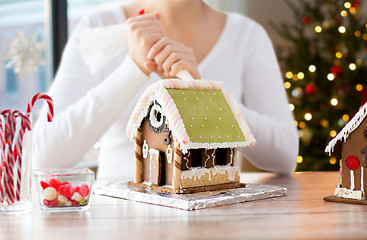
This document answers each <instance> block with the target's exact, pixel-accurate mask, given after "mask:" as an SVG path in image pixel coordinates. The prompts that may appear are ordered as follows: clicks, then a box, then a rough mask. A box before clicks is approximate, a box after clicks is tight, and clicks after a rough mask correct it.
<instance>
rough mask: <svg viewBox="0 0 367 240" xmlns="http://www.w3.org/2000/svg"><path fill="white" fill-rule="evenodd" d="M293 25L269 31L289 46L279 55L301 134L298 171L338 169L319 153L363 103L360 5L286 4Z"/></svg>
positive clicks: (365, 47) (366, 42)
mask: <svg viewBox="0 0 367 240" xmlns="http://www.w3.org/2000/svg"><path fill="white" fill-rule="evenodd" d="M287 4H288V5H289V7H290V8H291V9H292V10H293V11H294V16H295V22H294V23H282V24H280V25H274V24H273V27H274V28H275V29H276V31H277V32H278V33H279V34H280V36H282V37H283V38H284V39H286V40H288V42H289V45H288V46H287V47H286V48H284V49H281V51H278V58H279V62H280V65H281V69H282V71H283V73H284V76H285V77H284V79H285V81H284V85H285V88H286V89H287V93H288V97H289V101H290V107H291V109H292V111H293V114H294V117H295V119H296V121H295V124H296V125H297V127H298V129H299V134H300V153H299V157H298V166H297V170H312V171H315V170H337V169H339V164H338V163H339V161H338V160H339V159H340V157H339V156H333V157H330V156H328V155H326V154H325V153H324V149H325V146H326V145H327V143H328V141H329V140H330V139H331V138H333V137H335V136H336V134H337V133H338V132H339V131H340V130H341V129H342V128H343V126H344V125H345V124H346V123H347V122H348V121H349V119H350V118H351V117H353V115H354V114H355V113H356V112H357V111H358V109H359V108H360V106H361V105H362V104H363V103H364V102H365V101H366V100H367V85H366V83H367V61H366V60H367V59H366V52H367V24H366V23H367V22H366V19H365V18H364V17H363V16H362V13H361V1H359V0H354V1H342V0H328V1H323V0H314V1H304V0H302V1H297V4H294V3H292V2H290V1H287Z"/></svg>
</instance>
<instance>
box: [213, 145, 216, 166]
mask: <svg viewBox="0 0 367 240" xmlns="http://www.w3.org/2000/svg"><path fill="white" fill-rule="evenodd" d="M215 150H216V149H213V152H212V158H213V166H214V167H215Z"/></svg>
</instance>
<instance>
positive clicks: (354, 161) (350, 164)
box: [345, 156, 359, 170]
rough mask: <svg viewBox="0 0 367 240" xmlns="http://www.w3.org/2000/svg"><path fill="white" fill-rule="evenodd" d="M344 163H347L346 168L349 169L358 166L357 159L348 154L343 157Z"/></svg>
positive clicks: (354, 168)
mask: <svg viewBox="0 0 367 240" xmlns="http://www.w3.org/2000/svg"><path fill="white" fill-rule="evenodd" d="M345 164H346V165H347V168H349V169H350V170H356V169H357V168H358V166H359V160H358V158H357V157H355V156H348V157H347V158H346V159H345Z"/></svg>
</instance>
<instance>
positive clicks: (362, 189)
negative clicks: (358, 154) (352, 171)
mask: <svg viewBox="0 0 367 240" xmlns="http://www.w3.org/2000/svg"><path fill="white" fill-rule="evenodd" d="M361 192H364V185H363V167H361Z"/></svg>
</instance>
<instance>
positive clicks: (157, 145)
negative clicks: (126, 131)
mask: <svg viewBox="0 0 367 240" xmlns="http://www.w3.org/2000/svg"><path fill="white" fill-rule="evenodd" d="M141 129H142V134H141V135H142V136H141V139H142V141H141V142H142V143H144V141H145V142H146V143H147V144H148V147H149V149H155V150H158V151H160V152H162V153H166V151H167V148H168V146H170V147H171V149H172V157H173V150H174V143H173V140H172V137H170V140H171V143H170V144H169V145H165V144H164V143H163V140H164V139H165V138H167V137H168V136H167V133H166V132H162V133H154V131H153V130H152V128H151V127H149V124H148V120H147V119H144V120H143V122H142V125H141ZM150 161H151V160H150V153H149V152H148V156H147V157H146V158H144V157H143V161H142V170H143V173H142V175H143V177H142V179H143V181H147V182H151V177H156V176H152V172H151V170H152V169H151V165H150ZM160 164H165V166H164V167H163V166H162V165H160V166H158V165H157V166H156V167H163V169H164V178H165V181H164V182H165V185H172V180H173V161H172V162H171V163H169V162H168V161H167V157H165V158H164V162H161V163H160Z"/></svg>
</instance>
